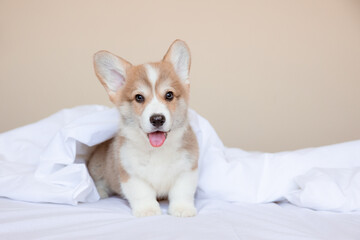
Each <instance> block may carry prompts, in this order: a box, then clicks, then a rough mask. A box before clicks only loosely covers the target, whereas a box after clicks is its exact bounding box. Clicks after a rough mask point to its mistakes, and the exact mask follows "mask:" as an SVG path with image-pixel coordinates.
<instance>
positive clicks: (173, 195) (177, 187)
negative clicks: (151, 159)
mask: <svg viewBox="0 0 360 240" xmlns="http://www.w3.org/2000/svg"><path fill="white" fill-rule="evenodd" d="M196 186H197V169H195V170H192V171H189V172H184V173H182V174H181V175H180V176H179V177H178V178H177V180H176V181H175V183H174V185H173V186H172V188H171V189H170V192H169V201H170V205H169V213H170V214H171V215H173V216H176V217H192V216H195V215H196V208H195V206H194V194H195V191H196Z"/></svg>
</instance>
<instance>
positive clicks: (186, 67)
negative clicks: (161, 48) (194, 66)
mask: <svg viewBox="0 0 360 240" xmlns="http://www.w3.org/2000/svg"><path fill="white" fill-rule="evenodd" d="M163 61H168V62H170V63H172V65H173V67H174V69H175V72H176V73H177V75H178V76H179V78H180V79H181V80H182V81H183V82H184V83H189V73H190V64H191V57H190V49H189V47H188V46H187V45H186V43H185V42H184V41H182V40H179V39H178V40H175V41H174V42H173V43H172V44H171V46H170V48H169V50H168V51H167V53H166V54H165V56H164V58H163Z"/></svg>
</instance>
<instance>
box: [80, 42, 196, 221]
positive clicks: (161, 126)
mask: <svg viewBox="0 0 360 240" xmlns="http://www.w3.org/2000/svg"><path fill="white" fill-rule="evenodd" d="M190 60H191V59H190V51H189V48H188V46H187V45H186V43H185V42H183V41H181V40H176V41H175V42H174V43H173V44H172V45H171V46H170V48H169V50H168V51H167V53H166V54H165V56H164V58H163V59H162V61H160V62H154V63H147V64H143V65H138V66H134V65H132V64H131V63H129V62H128V61H126V60H124V59H123V58H121V57H118V56H116V55H113V54H112V53H110V52H107V51H100V52H97V53H96V54H95V55H94V67H95V73H96V75H97V77H98V78H99V80H100V82H101V83H102V85H103V86H104V88H105V90H106V91H107V93H108V95H109V97H110V100H111V101H112V102H113V103H114V104H115V106H116V107H117V109H118V110H119V114H120V128H119V131H118V133H117V134H116V136H115V137H114V138H113V139H111V140H109V141H107V142H104V143H102V144H100V145H99V146H98V147H97V148H96V149H95V151H94V152H93V154H92V155H91V157H90V159H89V161H88V162H87V166H88V169H89V172H90V175H91V176H92V178H93V180H94V182H95V185H96V187H97V190H98V192H99V194H100V196H101V198H106V197H108V196H110V195H112V194H118V195H121V196H122V197H124V198H126V199H127V200H128V201H129V203H130V206H131V208H132V212H133V215H135V216H137V217H143V216H152V215H159V214H161V210H160V205H159V203H158V201H157V199H162V198H168V199H169V210H168V212H169V214H171V215H173V216H177V217H191V216H194V215H196V208H195V206H194V194H195V191H196V186H197V175H198V170H197V169H198V155H199V153H198V151H199V150H198V143H197V140H196V136H195V134H194V132H193V130H192V128H191V126H190V125H189V121H188V118H187V111H188V103H189V87H190V82H189V70H190Z"/></svg>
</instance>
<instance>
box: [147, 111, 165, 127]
mask: <svg viewBox="0 0 360 240" xmlns="http://www.w3.org/2000/svg"><path fill="white" fill-rule="evenodd" d="M165 120H166V119H165V116H164V115H162V114H154V115H152V116H151V117H150V122H151V124H152V125H153V126H154V127H161V126H162V125H163V124H164V123H165Z"/></svg>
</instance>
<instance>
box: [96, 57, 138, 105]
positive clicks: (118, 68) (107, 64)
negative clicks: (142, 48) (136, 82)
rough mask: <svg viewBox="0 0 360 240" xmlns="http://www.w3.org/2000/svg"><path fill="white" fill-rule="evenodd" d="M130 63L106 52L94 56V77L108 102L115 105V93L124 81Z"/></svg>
mask: <svg viewBox="0 0 360 240" xmlns="http://www.w3.org/2000/svg"><path fill="white" fill-rule="evenodd" d="M129 67H131V63H129V62H127V61H126V60H124V59H122V58H121V57H118V56H116V55H114V54H112V53H110V52H107V51H99V52H97V53H95V54H94V68H95V73H96V76H97V77H98V78H99V80H100V82H101V84H102V85H103V86H104V87H105V90H106V91H107V93H108V94H109V97H110V100H111V101H112V102H113V103H115V100H116V98H115V96H116V92H117V91H118V90H119V89H120V88H121V87H122V86H123V85H124V83H125V81H126V70H127V69H128V68H129Z"/></svg>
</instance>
